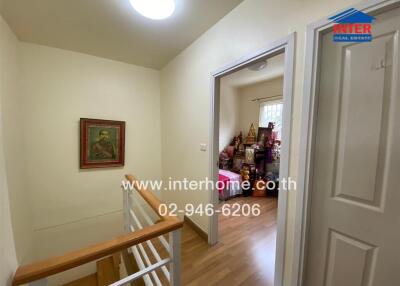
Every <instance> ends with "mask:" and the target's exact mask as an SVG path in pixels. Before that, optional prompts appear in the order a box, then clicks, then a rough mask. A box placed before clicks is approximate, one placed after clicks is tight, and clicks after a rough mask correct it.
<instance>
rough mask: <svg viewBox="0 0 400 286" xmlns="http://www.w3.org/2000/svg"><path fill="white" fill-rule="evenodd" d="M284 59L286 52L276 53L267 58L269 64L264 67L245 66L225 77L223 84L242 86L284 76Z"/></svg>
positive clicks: (234, 86)
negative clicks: (254, 68) (255, 69)
mask: <svg viewBox="0 0 400 286" xmlns="http://www.w3.org/2000/svg"><path fill="white" fill-rule="evenodd" d="M284 60H285V56H284V54H279V55H276V56H274V57H272V58H270V59H268V60H267V66H266V67H265V68H264V69H262V70H260V71H253V70H250V69H248V68H243V69H241V70H239V71H237V72H234V73H232V74H230V75H227V76H225V77H223V78H222V84H224V85H227V86H230V87H232V88H240V87H243V86H247V85H251V84H255V83H259V82H262V81H267V80H271V79H274V78H277V77H280V76H283V72H284Z"/></svg>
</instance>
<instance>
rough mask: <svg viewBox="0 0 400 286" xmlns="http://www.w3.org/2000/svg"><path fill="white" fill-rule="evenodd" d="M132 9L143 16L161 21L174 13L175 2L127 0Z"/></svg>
mask: <svg viewBox="0 0 400 286" xmlns="http://www.w3.org/2000/svg"><path fill="white" fill-rule="evenodd" d="M129 2H130V3H131V5H132V7H133V8H134V9H135V10H136V11H138V12H139V13H140V14H142V15H143V16H145V17H147V18H150V19H154V20H161V19H165V18H168V17H169V16H171V15H172V13H174V11H175V0H129Z"/></svg>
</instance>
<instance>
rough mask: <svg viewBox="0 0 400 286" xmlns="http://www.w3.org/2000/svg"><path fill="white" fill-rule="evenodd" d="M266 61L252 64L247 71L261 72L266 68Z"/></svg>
mask: <svg viewBox="0 0 400 286" xmlns="http://www.w3.org/2000/svg"><path fill="white" fill-rule="evenodd" d="M267 64H268V63H267V61H266V60H264V61H260V62H256V63H254V64H252V65H251V66H249V67H248V69H249V70H251V71H260V70H263V69H265V68H266V67H267Z"/></svg>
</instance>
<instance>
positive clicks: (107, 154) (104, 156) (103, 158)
mask: <svg viewBox="0 0 400 286" xmlns="http://www.w3.org/2000/svg"><path fill="white" fill-rule="evenodd" d="M80 129H81V130H80V133H81V140H80V141H81V142H80V145H81V146H80V152H81V154H80V167H81V169H89V168H106V167H120V166H123V165H124V162H125V122H124V121H113V120H102V119H89V118H81V120H80Z"/></svg>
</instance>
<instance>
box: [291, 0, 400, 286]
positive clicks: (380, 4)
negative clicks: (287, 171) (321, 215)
mask: <svg viewBox="0 0 400 286" xmlns="http://www.w3.org/2000/svg"><path fill="white" fill-rule="evenodd" d="M399 6H400V0H369V1H362V2H360V3H358V4H356V5H354V6H351V7H347V8H344V9H342V10H340V11H338V12H336V13H333V14H332V15H329V16H327V17H326V18H323V19H321V20H319V21H316V22H313V23H311V24H310V25H308V26H307V31H306V49H305V51H306V57H305V68H304V86H303V101H302V112H301V114H302V119H301V129H300V158H299V173H298V180H297V198H296V206H297V207H296V217H295V220H296V221H295V230H294V255H293V264H292V284H291V285H296V286H302V285H304V278H305V275H304V274H305V270H306V251H307V243H306V242H307V238H308V235H309V223H310V202H311V193H312V191H311V190H312V185H311V182H312V177H313V174H312V170H313V160H314V151H315V127H316V106H317V104H318V94H317V86H318V80H319V72H320V67H319V65H320V54H321V53H320V49H321V35H322V34H323V33H326V32H328V31H330V30H331V29H332V26H333V23H332V22H331V21H330V20H328V18H329V17H330V16H333V15H336V14H337V13H339V12H342V11H345V10H347V9H349V8H355V9H357V10H360V11H363V12H365V13H370V14H371V15H377V14H380V13H382V12H385V11H388V10H391V9H395V8H398V7H399Z"/></svg>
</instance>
